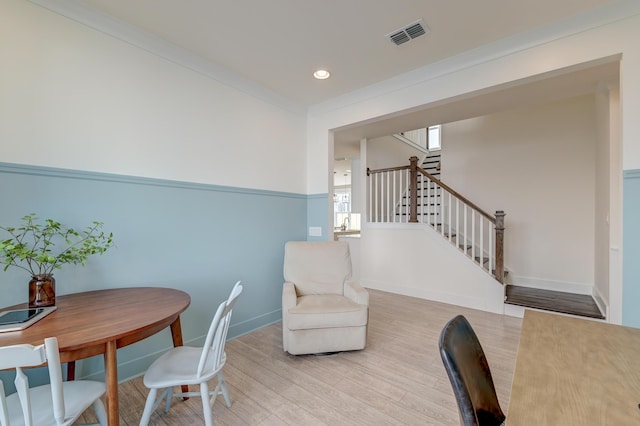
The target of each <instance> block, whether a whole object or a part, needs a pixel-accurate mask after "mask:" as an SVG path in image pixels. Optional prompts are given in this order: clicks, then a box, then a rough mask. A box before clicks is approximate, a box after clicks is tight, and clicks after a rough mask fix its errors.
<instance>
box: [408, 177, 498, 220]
mask: <svg viewBox="0 0 640 426" xmlns="http://www.w3.org/2000/svg"><path fill="white" fill-rule="evenodd" d="M418 171H419V172H420V173H422V174H423V175H425V176H426V177H428V178H429V179H431V180H432V181H434V182H435V183H436V184H438V185H439V186H441V187H443V188H444V189H446V190H447V191H448V192H450V193H451V195H455V196H456V197H458V198H459V199H460V200H461V201H463V202H464V203H465V204H468V205H469V206H470V207H472V208H473V209H474V210H477V211H478V213H480V214H481V215H482V216H484V217H486V218H487V219H488V220H489V221H491V223H493V224H494V225H495V224H496V218H495V217H493V216H491V215H490V214H489V213H487V212H485V211H484V210H482V209H481V208H480V207H478V206H477V205H476V204H474V203H472V202H471V201H469V199H468V198H466V197H464V196H463V195H460V193H459V192H457V191H456V190H455V189H453V188H451V187H450V186H449V185H447V184H445V183H443V182H442V181H441V180H440V179H438V178H436V177H435V176H433V175H432V174H431V173H429V172H427V171H425V170H424V169H423V168H422V167H418Z"/></svg>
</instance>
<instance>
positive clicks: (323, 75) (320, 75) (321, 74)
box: [313, 70, 331, 80]
mask: <svg viewBox="0 0 640 426" xmlns="http://www.w3.org/2000/svg"><path fill="white" fill-rule="evenodd" d="M313 76H314V77H315V78H317V79H318V80H326V79H327V78H329V77H330V76H331V73H330V72H329V71H327V70H317V71H316V72H314V73H313Z"/></svg>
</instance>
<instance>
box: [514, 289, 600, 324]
mask: <svg viewBox="0 0 640 426" xmlns="http://www.w3.org/2000/svg"><path fill="white" fill-rule="evenodd" d="M506 294H507V297H506V300H505V303H508V304H510V305H517V306H523V307H528V308H536V309H543V310H547V311H552V312H560V313H564V314H571V315H578V316H583V317H589V318H598V319H604V315H602V313H601V312H600V309H599V308H598V305H597V304H596V302H595V301H594V300H593V297H592V296H590V295H588V294H574V293H567V292H562V291H555V290H542V289H537V288H529V287H521V286H513V285H508V286H507V293H506Z"/></svg>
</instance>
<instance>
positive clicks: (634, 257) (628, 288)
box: [622, 170, 640, 327]
mask: <svg viewBox="0 0 640 426" xmlns="http://www.w3.org/2000/svg"><path fill="white" fill-rule="evenodd" d="M623 191H624V192H623V197H624V198H623V199H624V201H623V215H624V218H623V229H624V235H623V251H622V253H623V256H624V259H623V268H622V324H624V325H628V326H632V327H640V170H627V171H625V172H624V184H623Z"/></svg>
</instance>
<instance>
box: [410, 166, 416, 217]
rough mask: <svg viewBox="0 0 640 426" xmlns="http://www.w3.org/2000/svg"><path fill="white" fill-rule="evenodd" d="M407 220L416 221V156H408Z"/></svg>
mask: <svg viewBox="0 0 640 426" xmlns="http://www.w3.org/2000/svg"><path fill="white" fill-rule="evenodd" d="M409 163H410V164H409V182H410V184H409V222H412V223H415V222H417V221H418V157H416V156H413V157H411V158H409Z"/></svg>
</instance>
